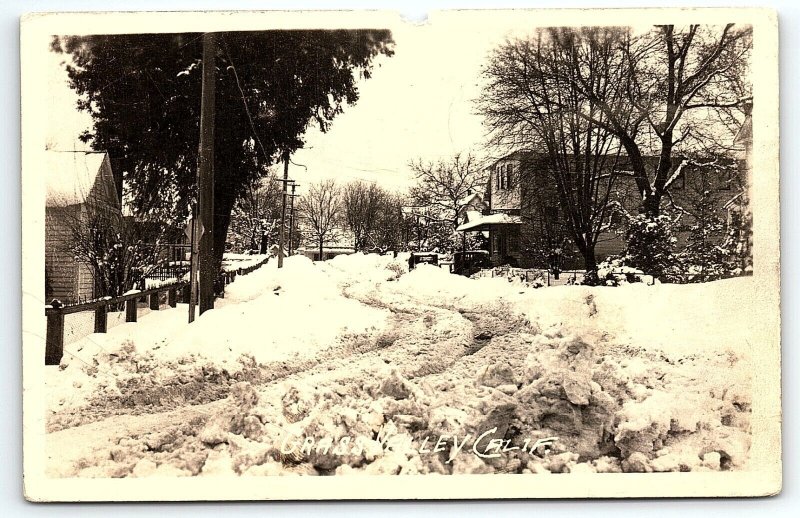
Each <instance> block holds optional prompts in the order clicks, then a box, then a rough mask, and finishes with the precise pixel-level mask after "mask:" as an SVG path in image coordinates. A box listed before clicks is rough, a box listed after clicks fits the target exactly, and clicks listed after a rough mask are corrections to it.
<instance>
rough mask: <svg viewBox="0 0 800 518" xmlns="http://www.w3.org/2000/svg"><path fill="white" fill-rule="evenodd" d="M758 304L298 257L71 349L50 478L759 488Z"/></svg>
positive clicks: (741, 284)
mask: <svg viewBox="0 0 800 518" xmlns="http://www.w3.org/2000/svg"><path fill="white" fill-rule="evenodd" d="M750 282H751V281H750V280H749V279H737V280H732V281H722V282H720V283H712V284H711V285H701V286H655V287H646V286H624V287H620V288H585V287H577V286H564V287H558V288H547V289H539V290H534V289H531V288H527V287H525V286H521V285H517V284H512V283H509V282H507V281H506V280H503V279H467V278H463V277H458V276H454V275H449V274H448V273H447V272H445V271H443V270H441V269H437V268H435V267H430V266H422V267H419V268H418V269H416V270H414V271H413V272H410V273H408V272H407V267H406V266H405V262H404V261H403V258H402V257H401V258H399V259H396V260H394V259H392V258H390V257H385V256H383V257H382V256H377V255H369V256H363V255H360V254H359V255H354V256H341V257H338V258H336V259H335V260H332V261H329V262H325V263H317V264H314V263H311V262H310V261H308V260H306V259H304V258H301V257H293V258H291V259H290V260H288V261H287V264H286V267H285V268H284V269H282V270H278V269H277V268H275V267H274V265H267V266H265V267H263V268H261V269H260V270H257V271H256V272H254V273H252V274H250V275H248V276H246V277H241V278H238V279H237V280H236V282H234V283H233V284H232V285H231V286H230V287H229V289H228V292H227V294H226V298H225V299H223V300H222V301H220V303H219V304H218V309H215V310H214V311H211V312H208V313H206V314H204V315H203V316H202V317H201V318H199V319H198V320H197V321H196V322H195V323H194V324H192V325H191V326H186V325H185V324H182V320H183V318H185V308H184V310H181V308H178V309H177V310H167V311H163V312H159V313H156V314H153V315H149V316H148V317H147V318H143V319H142V320H141V321H140V322H139V323H138V324H136V327H135V328H134V327H133V325H131V326H130V327H128V325H127V324H126V325H122V326H119V327H117V328H115V329H113V330H111V331H110V332H109V333H108V335H91V336H90V337H87V339H86V340H84V341H82V342H78V343H76V344H73V345H72V349H73V350H72V353H73V355H72V356H70V357H69V358H68V359H67V360H66V361H65V362H64V365H63V366H62V367H61V368H58V367H54V368H52V371H51V372H50V373H49V374H50V376H49V378H48V380H47V381H48V385H47V388H48V393H49V394H50V397H49V399H48V401H49V409H48V410H49V420H48V427H49V430H50V433H48V435H47V453H48V459H49V462H48V472H49V474H50V475H52V476H62V477H63V476H94V477H97V476H100V477H107V476H115V477H119V476H148V475H213V474H231V473H236V474H240V475H266V474H285V473H303V474H331V473H336V474H340V473H349V472H366V473H392V474H398V473H429V472H437V473H482V472H506V473H527V472H531V473H538V472H568V471H572V472H574V471H623V470H625V471H670V470H715V469H717V470H718V469H737V468H741V467H742V466H743V465H744V464H745V463H746V461H747V451H748V448H749V433H748V432H749V417H750V406H751V402H750V375H749V369H750V368H751V367H752V365H750V363H749V357H750V356H749V344H750V343H754V341H753V334H754V330H753V329H752V327H751V326H748V325H747V318H746V316H745V315H742V314H740V311H741V310H737V305H736V303H735V300H736V297H737V296H738V297H741V296H743V295H745V296H746V294H747V290H749V289H750V284H748V283H750ZM643 314H644V315H653V318H654V319H656V318H657V322H656V321H648V319H646V318H645V319H642V317H641V315H643ZM148 319H158V320H159V321H157V322H156V321H155V320H154V321H153V324H155V325H150V326H148V325H146V324H147V321H148ZM654 322H655V323H657V325H654ZM76 357H80V358H81V361H74V358H76ZM70 358H72V359H73V361H70ZM65 394H68V396H64V395H65ZM537 441H539V442H538V443H537ZM545 442H547V443H548V446H547V447H544V446H543V444H544V443H545ZM495 454H496V455H495Z"/></svg>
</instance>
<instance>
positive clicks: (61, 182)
mask: <svg viewBox="0 0 800 518" xmlns="http://www.w3.org/2000/svg"><path fill="white" fill-rule="evenodd" d="M46 154H47V158H46V164H47V202H46V205H45V206H46V207H66V206H68V205H80V204H82V203H86V200H87V198H88V197H89V193H91V191H92V188H93V187H94V185H95V183H96V182H97V178H98V177H99V176H100V171H101V170H102V166H103V161H104V160H105V158H106V156H107V154H106V153H105V152H95V151H47V152H46Z"/></svg>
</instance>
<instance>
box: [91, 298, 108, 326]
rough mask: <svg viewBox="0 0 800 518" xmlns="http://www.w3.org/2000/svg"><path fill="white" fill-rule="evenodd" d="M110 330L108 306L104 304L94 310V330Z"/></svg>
mask: <svg viewBox="0 0 800 518" xmlns="http://www.w3.org/2000/svg"><path fill="white" fill-rule="evenodd" d="M106 331H108V306H106V305H105V304H103V305H102V306H97V309H95V310H94V332H95V333H105V332H106Z"/></svg>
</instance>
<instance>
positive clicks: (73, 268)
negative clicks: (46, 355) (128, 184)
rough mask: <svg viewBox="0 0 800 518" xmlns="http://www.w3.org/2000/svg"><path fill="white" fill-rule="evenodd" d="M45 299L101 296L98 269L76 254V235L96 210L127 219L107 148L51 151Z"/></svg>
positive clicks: (107, 217)
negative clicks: (96, 275)
mask: <svg viewBox="0 0 800 518" xmlns="http://www.w3.org/2000/svg"><path fill="white" fill-rule="evenodd" d="M45 153H46V162H45V164H46V168H47V170H46V171H45V177H46V179H47V180H46V181H47V198H46V204H45V298H46V301H47V302H50V301H51V300H52V299H58V300H60V301H61V302H63V303H72V302H77V301H79V300H85V299H91V298H95V297H97V296H99V295H100V294H99V293H98V287H97V282H96V279H95V278H94V272H93V270H92V268H91V267H90V265H89V264H87V263H85V262H83V261H80V260H78V259H76V254H75V252H74V245H75V241H76V237H77V235H79V234H81V233H82V232H83V231H84V230H85V228H86V226H87V225H88V224H89V222H90V219H91V218H92V215H97V214H101V215H103V218H104V219H105V220H107V221H119V220H121V218H122V212H121V206H120V197H119V193H118V192H117V187H116V185H115V182H114V175H113V174H112V172H111V162H110V160H109V157H108V154H107V153H105V152H92V151H74V152H73V151H46V152H45Z"/></svg>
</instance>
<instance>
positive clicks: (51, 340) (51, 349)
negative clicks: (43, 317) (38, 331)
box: [44, 311, 64, 365]
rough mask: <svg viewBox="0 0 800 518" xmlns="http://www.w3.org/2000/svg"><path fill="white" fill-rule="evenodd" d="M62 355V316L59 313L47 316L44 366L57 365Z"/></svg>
mask: <svg viewBox="0 0 800 518" xmlns="http://www.w3.org/2000/svg"><path fill="white" fill-rule="evenodd" d="M63 355H64V314H63V313H61V312H60V311H58V312H53V313H50V314H49V315H47V338H46V343H45V349H44V364H45V365H58V364H59V363H61V357H62V356H63Z"/></svg>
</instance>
